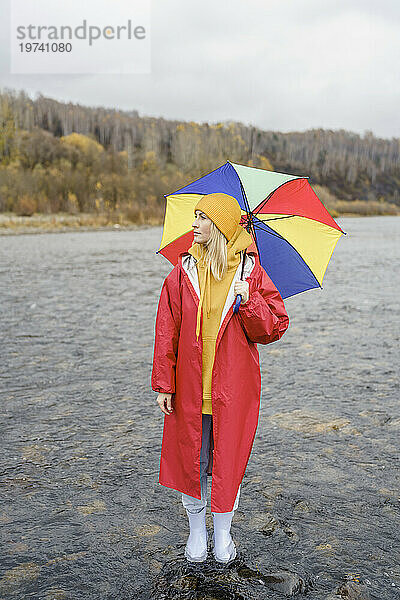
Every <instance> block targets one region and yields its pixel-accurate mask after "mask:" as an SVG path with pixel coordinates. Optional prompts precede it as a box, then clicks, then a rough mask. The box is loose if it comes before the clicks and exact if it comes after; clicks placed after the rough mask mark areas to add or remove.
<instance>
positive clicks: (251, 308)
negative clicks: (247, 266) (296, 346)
mask: <svg viewBox="0 0 400 600" xmlns="http://www.w3.org/2000/svg"><path fill="white" fill-rule="evenodd" d="M251 282H252V283H250V282H249V283H250V286H249V299H248V300H247V302H245V304H242V303H240V306H239V310H238V316H239V319H240V321H241V324H242V327H243V329H244V331H245V333H246V335H247V337H248V338H249V340H250V341H251V342H255V343H258V344H269V343H270V342H275V341H276V340H279V339H280V338H281V337H282V335H283V334H284V333H285V331H286V329H287V328H288V326H289V317H288V314H287V312H286V309H285V305H284V303H283V300H282V297H281V295H280V293H279V292H278V290H277V289H276V287H275V285H274V284H273V282H272V281H271V279H270V278H269V276H268V275H267V273H266V271H265V269H263V268H262V267H261V266H259V269H258V276H257V277H255V278H254V279H252V280H251Z"/></svg>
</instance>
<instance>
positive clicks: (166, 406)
mask: <svg viewBox="0 0 400 600" xmlns="http://www.w3.org/2000/svg"><path fill="white" fill-rule="evenodd" d="M171 398H172V394H166V393H164V392H160V393H159V394H158V396H157V402H158V405H159V407H160V408H161V410H162V412H163V413H165V414H166V415H170V414H171V413H172V411H173V410H174V409H173V408H172V401H171Z"/></svg>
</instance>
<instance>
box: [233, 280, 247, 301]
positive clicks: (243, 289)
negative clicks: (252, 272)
mask: <svg viewBox="0 0 400 600" xmlns="http://www.w3.org/2000/svg"><path fill="white" fill-rule="evenodd" d="M233 291H234V293H235V295H236V296H237V295H238V294H240V295H241V296H242V301H241V304H245V303H246V302H247V300H248V299H249V282H248V281H241V280H239V281H235V285H234V288H233Z"/></svg>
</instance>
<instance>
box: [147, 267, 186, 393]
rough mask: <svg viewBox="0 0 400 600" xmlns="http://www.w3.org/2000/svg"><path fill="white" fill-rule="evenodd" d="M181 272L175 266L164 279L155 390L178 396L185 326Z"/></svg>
mask: <svg viewBox="0 0 400 600" xmlns="http://www.w3.org/2000/svg"><path fill="white" fill-rule="evenodd" d="M178 279H179V272H178V269H177V267H175V268H174V269H173V270H172V271H171V273H170V274H169V275H168V276H167V277H166V279H165V280H164V283H163V286H162V289H161V294H160V299H159V302H158V309H157V316H156V323H155V337H154V353H153V370H152V374H151V388H152V390H154V391H155V392H159V393H160V392H164V393H167V394H174V393H175V367H176V358H177V352H178V342H179V331H180V325H181V295H180V285H179V280H178Z"/></svg>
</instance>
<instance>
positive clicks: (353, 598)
mask: <svg viewBox="0 0 400 600" xmlns="http://www.w3.org/2000/svg"><path fill="white" fill-rule="evenodd" d="M337 596H339V597H340V598H346V600H370V598H371V596H370V594H369V590H368V588H367V587H366V586H365V585H364V584H360V583H355V582H353V581H346V583H343V584H342V585H341V586H339V587H338V589H337V590H336V597H337Z"/></svg>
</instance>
